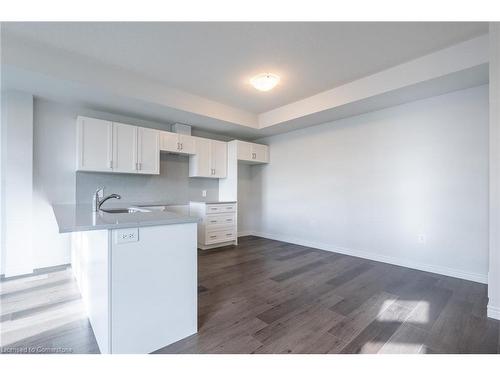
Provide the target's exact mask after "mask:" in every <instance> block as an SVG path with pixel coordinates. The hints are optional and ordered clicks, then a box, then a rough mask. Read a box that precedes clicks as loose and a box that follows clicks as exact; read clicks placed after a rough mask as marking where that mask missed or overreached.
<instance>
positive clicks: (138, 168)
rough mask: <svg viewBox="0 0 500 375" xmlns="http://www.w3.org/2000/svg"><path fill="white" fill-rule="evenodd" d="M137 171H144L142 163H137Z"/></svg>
mask: <svg viewBox="0 0 500 375" xmlns="http://www.w3.org/2000/svg"><path fill="white" fill-rule="evenodd" d="M135 169H137V170H138V171H140V170H141V169H142V163H135Z"/></svg>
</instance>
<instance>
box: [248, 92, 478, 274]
mask: <svg viewBox="0 0 500 375" xmlns="http://www.w3.org/2000/svg"><path fill="white" fill-rule="evenodd" d="M260 141H263V143H267V144H269V145H270V163H269V165H266V166H263V167H262V168H255V167H254V168H252V175H253V179H252V186H253V188H252V196H253V197H255V199H254V201H253V203H252V204H248V205H247V207H250V208H253V209H252V210H251V211H247V216H248V219H249V220H250V221H251V220H252V219H255V218H257V219H256V220H254V222H253V229H254V230H255V231H256V232H257V233H260V234H263V235H265V236H267V237H274V238H277V239H281V240H285V241H291V242H296V243H302V244H305V245H309V246H314V247H319V248H323V249H327V250H332V251H339V252H345V253H349V254H353V255H358V256H363V257H367V258H373V259H379V260H382V261H387V262H391V263H397V264H403V265H407V266H410V267H416V268H421V269H426V270H429V271H435V272H438V273H447V274H453V275H456V276H460V277H466V278H471V279H475V280H480V281H486V275H487V270H488V86H480V87H477V88H471V89H467V90H463V91H457V92H454V93H450V94H447V95H442V96H437V97H433V98H429V99H425V100H420V101H415V102H411V103H408V104H404V105H400V106H397V107H392V108H387V109H384V110H381V111H376V112H371V113H366V114H363V115H360V116H355V117H351V118H347V119H343V120H339V121H335V122H332V123H326V124H322V125H318V126H314V127H310V128H307V129H303V130H298V131H294V132H290V133H286V134H282V135H276V136H272V137H268V138H265V139H263V140H260ZM247 221H248V220H247ZM421 235H423V236H424V237H425V240H424V241H423V242H422V241H419V237H420V236H421Z"/></svg>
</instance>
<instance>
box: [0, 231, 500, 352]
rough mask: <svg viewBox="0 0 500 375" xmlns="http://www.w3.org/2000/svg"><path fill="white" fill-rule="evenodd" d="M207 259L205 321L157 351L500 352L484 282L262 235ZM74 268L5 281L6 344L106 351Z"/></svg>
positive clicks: (202, 273)
mask: <svg viewBox="0 0 500 375" xmlns="http://www.w3.org/2000/svg"><path fill="white" fill-rule="evenodd" d="M198 264H199V271H198V272H199V288H198V295H199V302H198V303H199V306H198V311H199V314H198V315H199V332H198V333H197V334H196V335H193V336H190V337H188V338H186V339H184V340H181V341H179V342H177V343H174V344H172V345H170V346H167V347H165V348H163V349H160V350H158V351H157V352H156V353H499V351H500V342H499V333H500V324H499V322H498V321H495V320H492V319H487V318H486V304H487V289H486V285H483V284H478V283H474V282H469V281H465V280H460V279H455V278H451V277H446V276H441V275H436V274H431V273H426V272H421V271H416V270H412V269H408V268H404V267H399V266H393V265H389V264H384V263H378V262H374V261H369V260H365V259H361V258H354V257H350V256H345V255H340V254H335V253H331V252H326V251H321V250H317V249H312V248H308V247H304V246H298V245H293V244H288V243H284V242H279V241H272V240H268V239H263V238H258V237H251V236H249V237H243V238H240V245H239V246H237V247H228V248H224V249H219V250H211V251H204V252H200V253H199V257H198ZM69 271H70V270H66V271H59V272H58V273H54V274H51V275H48V276H47V277H46V278H45V279H43V278H42V279H40V276H38V279H35V280H31V281H30V280H23V281H24V284H23V285H20V284H19V280H13V281H10V284H9V281H6V282H3V286H4V287H5V288H2V292H1V293H2V295H1V301H2V304H4V306H6V307H7V310H5V309H4V311H2V313H1V314H2V315H1V319H2V320H1V321H2V323H7V324H6V325H5V326H6V329H5V330H4V329H3V328H2V329H3V331H4V332H3V333H2V335H3V337H4V339H5V338H6V340H3V342H2V345H3V346H4V348H16V347H18V348H24V347H31V346H40V347H51V348H54V347H65V348H70V349H71V351H70V352H75V353H81V352H87V353H88V352H90V353H95V352H98V349H97V346H96V343H95V339H94V337H93V334H92V330H91V328H90V326H89V324H88V320H87V319H86V318H85V317H84V316H82V311H83V310H82V309H83V307H82V306H81V301H80V300H79V298H78V296H76V297H75V289H74V288H75V285H74V282H73V281H72V278H71V276H70V273H69ZM21 280H22V279H21ZM16 281H17V282H18V283H17V284H15V282H16ZM47 295H51V298H48V297H46V296H47ZM43 296H45V298H44V297H43ZM16 301H17V302H16ZM30 301H31V302H30ZM23 319H24V320H23Z"/></svg>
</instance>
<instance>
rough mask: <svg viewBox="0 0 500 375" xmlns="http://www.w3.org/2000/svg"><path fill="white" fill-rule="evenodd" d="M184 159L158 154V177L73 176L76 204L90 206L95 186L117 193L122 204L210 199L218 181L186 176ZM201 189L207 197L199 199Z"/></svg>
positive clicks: (216, 195) (216, 188)
mask: <svg viewBox="0 0 500 375" xmlns="http://www.w3.org/2000/svg"><path fill="white" fill-rule="evenodd" d="M188 160H189V158H188V157H187V156H181V155H173V154H167V153H161V156H160V175H156V176H144V175H133V174H111V173H91V172H77V173H76V201H77V203H90V202H91V201H92V194H93V192H94V191H95V189H96V187H98V186H104V187H105V188H106V189H105V194H110V193H118V194H120V195H121V196H122V200H124V201H126V202H161V203H163V202H164V203H169V204H187V203H188V202H189V201H190V200H205V199H207V200H213V199H217V197H218V195H219V180H217V179H208V178H189V177H188ZM202 190H206V191H207V197H206V198H203V197H202Z"/></svg>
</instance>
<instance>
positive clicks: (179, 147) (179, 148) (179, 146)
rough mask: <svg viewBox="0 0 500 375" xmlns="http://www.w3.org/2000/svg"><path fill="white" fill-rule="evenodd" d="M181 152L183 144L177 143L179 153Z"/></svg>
mask: <svg viewBox="0 0 500 375" xmlns="http://www.w3.org/2000/svg"><path fill="white" fill-rule="evenodd" d="M180 150H181V144H180V143H179V142H177V151H180Z"/></svg>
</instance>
